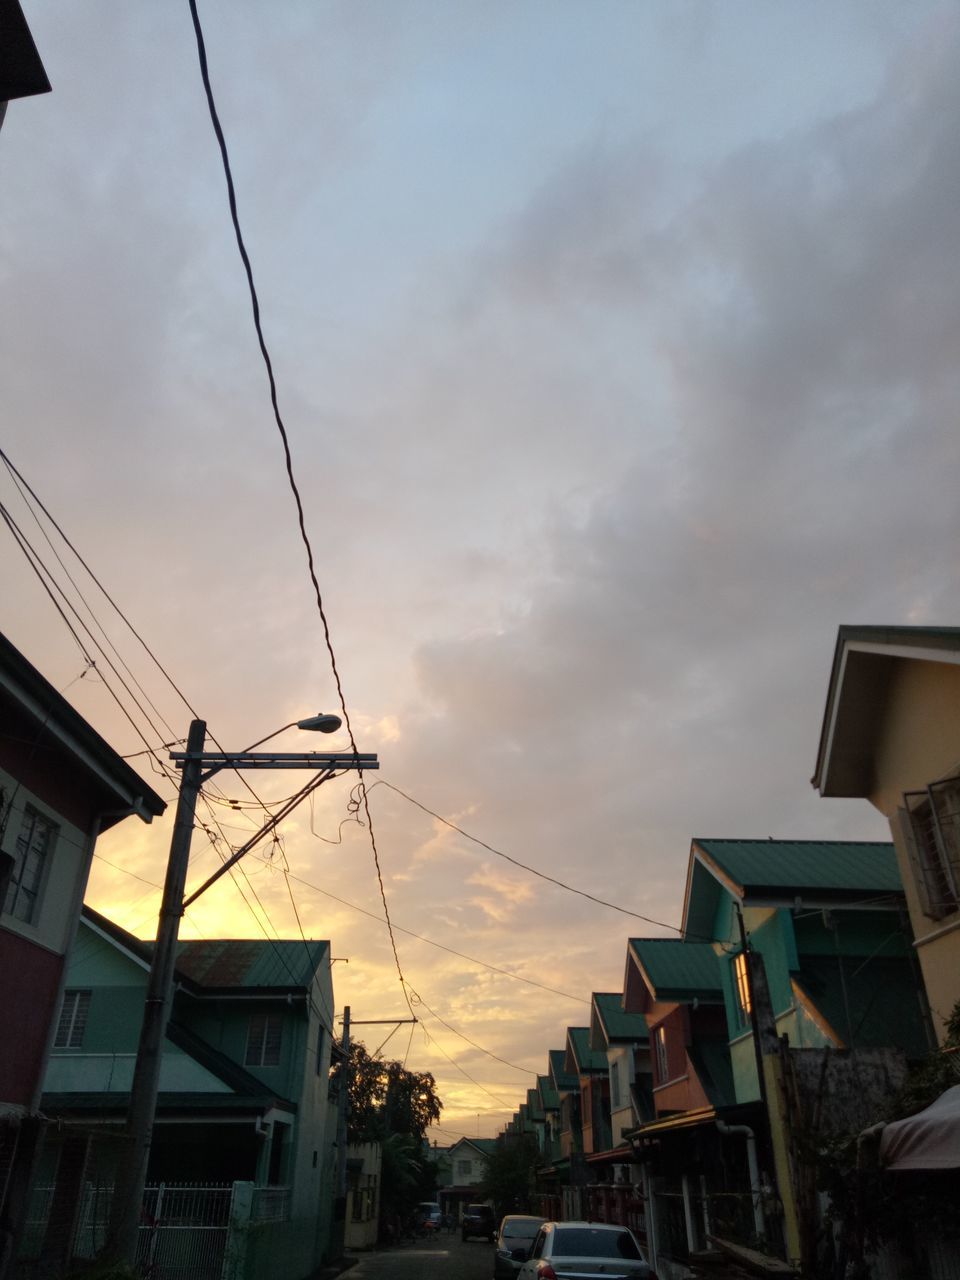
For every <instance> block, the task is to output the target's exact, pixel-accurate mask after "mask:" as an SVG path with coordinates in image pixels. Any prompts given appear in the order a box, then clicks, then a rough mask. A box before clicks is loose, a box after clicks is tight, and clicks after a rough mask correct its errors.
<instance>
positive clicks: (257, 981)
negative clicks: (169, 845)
mask: <svg viewBox="0 0 960 1280" xmlns="http://www.w3.org/2000/svg"><path fill="white" fill-rule="evenodd" d="M83 915H84V918H85V919H87V920H88V921H89V922H90V923H91V924H93V925H94V926H96V927H97V928H99V929H101V930H103V932H105V933H106V934H108V935H109V936H110V937H111V938H112V939H113V940H114V941H115V942H116V943H117V944H118V945H119V946H121V947H123V948H125V949H126V950H127V951H129V952H130V953H131V954H133V955H135V956H138V957H139V958H140V959H141V960H142V961H143V962H144V964H147V965H149V964H150V961H151V959H152V957H153V945H154V944H153V942H152V940H149V939H146V940H145V939H142V938H135V937H134V936H133V934H132V933H128V932H127V931H126V929H123V928H121V926H120V925H118V924H117V923H116V922H115V921H113V920H110V919H109V918H108V917H107V916H104V915H101V914H100V912H99V911H94V909H93V908H92V907H88V906H87V905H86V904H84V907H83ZM329 949H330V943H329V942H320V941H317V942H304V940H303V939H302V938H299V939H297V941H295V942H294V941H278V940H274V939H272V938H271V939H263V938H260V939H257V938H249V939H248V938H243V939H236V938H215V939H212V940H208V941H206V940H205V941H201V942H181V943H180V944H179V949H178V951H177V975H178V977H180V978H181V979H185V980H186V981H187V982H188V983H190V982H192V983H194V984H196V986H198V987H203V988H206V989H213V990H215V991H217V990H224V989H230V988H238V987H243V988H249V987H256V988H260V989H265V988H270V989H274V990H276V989H277V988H280V989H282V990H286V989H288V988H291V987H309V986H310V984H311V982H312V980H313V975H314V974H315V973H316V971H317V969H318V968H319V966H320V964H321V963H322V961H323V959H324V957H325V956H326V955H327V954H328V952H329Z"/></svg>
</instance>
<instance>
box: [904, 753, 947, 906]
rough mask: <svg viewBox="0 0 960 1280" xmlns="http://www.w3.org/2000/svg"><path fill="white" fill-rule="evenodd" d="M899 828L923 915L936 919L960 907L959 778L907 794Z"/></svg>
mask: <svg viewBox="0 0 960 1280" xmlns="http://www.w3.org/2000/svg"><path fill="white" fill-rule="evenodd" d="M903 799H904V804H905V806H906V807H905V808H904V809H901V810H900V813H899V817H900V829H901V831H902V832H903V837H904V840H905V842H906V844H907V851H908V853H909V855H910V861H911V862H912V863H913V867H914V874H915V877H916V881H917V888H918V889H919V891H920V900H921V903H922V905H923V910H924V913H925V914H926V915H928V916H930V917H931V919H933V920H940V919H942V918H943V917H944V916H946V915H949V914H950V912H952V911H956V910H957V909H958V907H960V778H947V779H945V780H944V781H943V782H933V783H931V784H930V786H929V787H927V789H926V790H925V791H908V792H907V793H906V794H905V795H904V797H903Z"/></svg>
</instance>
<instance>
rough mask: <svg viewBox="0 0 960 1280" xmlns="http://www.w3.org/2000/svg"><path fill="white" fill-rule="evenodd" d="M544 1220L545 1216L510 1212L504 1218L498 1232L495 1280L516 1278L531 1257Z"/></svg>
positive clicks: (494, 1263) (494, 1269)
mask: <svg viewBox="0 0 960 1280" xmlns="http://www.w3.org/2000/svg"><path fill="white" fill-rule="evenodd" d="M544 1221H545V1219H544V1218H531V1217H528V1216H526V1215H525V1214H521V1213H510V1214H508V1215H507V1216H506V1217H505V1218H504V1219H503V1221H502V1222H501V1223H500V1230H499V1231H498V1232H497V1252H496V1254H495V1256H494V1260H493V1280H514V1277H515V1276H516V1275H517V1273H518V1272H519V1270H520V1268H521V1266H522V1265H523V1264H524V1262H526V1260H527V1258H528V1257H529V1255H530V1249H531V1247H532V1246H533V1242H534V1240H535V1239H536V1238H537V1232H538V1231H539V1230H540V1228H541V1227H542V1226H543V1224H544Z"/></svg>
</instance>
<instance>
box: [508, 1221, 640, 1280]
mask: <svg viewBox="0 0 960 1280" xmlns="http://www.w3.org/2000/svg"><path fill="white" fill-rule="evenodd" d="M565 1276H577V1277H578V1280H590V1278H591V1277H596V1278H597V1280H656V1276H655V1275H654V1271H653V1268H652V1267H651V1266H650V1264H649V1262H647V1260H646V1258H645V1257H644V1256H643V1251H642V1249H641V1248H640V1246H639V1244H637V1239H636V1236H635V1235H634V1234H633V1232H632V1231H629V1230H628V1229H627V1228H626V1227H619V1226H616V1225H614V1224H611V1223H605V1222H545V1223H544V1224H543V1226H542V1227H541V1228H540V1230H539V1231H538V1232H537V1238H536V1240H534V1242H533V1248H532V1250H531V1251H530V1257H529V1258H528V1259H527V1260H526V1262H524V1263H523V1265H522V1266H521V1268H520V1270H519V1272H518V1278H519V1280H564V1277H565Z"/></svg>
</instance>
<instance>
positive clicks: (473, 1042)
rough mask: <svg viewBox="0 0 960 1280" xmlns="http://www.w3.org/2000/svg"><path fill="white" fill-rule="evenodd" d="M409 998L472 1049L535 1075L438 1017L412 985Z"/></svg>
mask: <svg viewBox="0 0 960 1280" xmlns="http://www.w3.org/2000/svg"><path fill="white" fill-rule="evenodd" d="M410 999H411V1000H412V1001H413V1003H414V1004H416V1005H422V1006H423V1008H424V1009H426V1011H427V1013H429V1014H430V1016H431V1017H432V1018H436V1020H437V1021H438V1022H439V1023H440V1025H441V1026H442V1027H446V1029H447V1030H448V1031H452V1032H453V1034H454V1035H455V1036H459V1037H460V1039H461V1040H465V1041H466V1042H467V1044H469V1045H471V1046H472V1047H473V1048H474V1049H478V1050H479V1051H480V1052H481V1053H485V1054H486V1055H487V1057H488V1058H493V1060H494V1061H495V1062H502V1063H503V1065H504V1066H505V1067H510V1069H511V1070H513V1071H520V1072H522V1073H523V1074H524V1075H525V1076H535V1075H536V1074H537V1073H536V1071H532V1070H531V1069H530V1068H529V1067H518V1066H517V1064H516V1063H515V1062H508V1061H507V1060H506V1058H501V1057H500V1056H499V1055H498V1054H496V1053H494V1052H493V1051H492V1050H491V1049H485V1048H484V1047H483V1045H482V1044H477V1042H476V1040H471V1039H470V1037H469V1036H465V1035H464V1034H463V1032H462V1031H458V1030H457V1028H456V1027H452V1026H451V1025H450V1023H449V1022H446V1021H444V1019H443V1018H441V1017H440V1015H439V1013H437V1012H436V1011H435V1010H433V1009H431V1008H430V1006H429V1005H428V1004H427V1002H426V1000H424V998H423V996H421V995H420V993H419V991H415V990H414V988H413V987H411V988H410Z"/></svg>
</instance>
